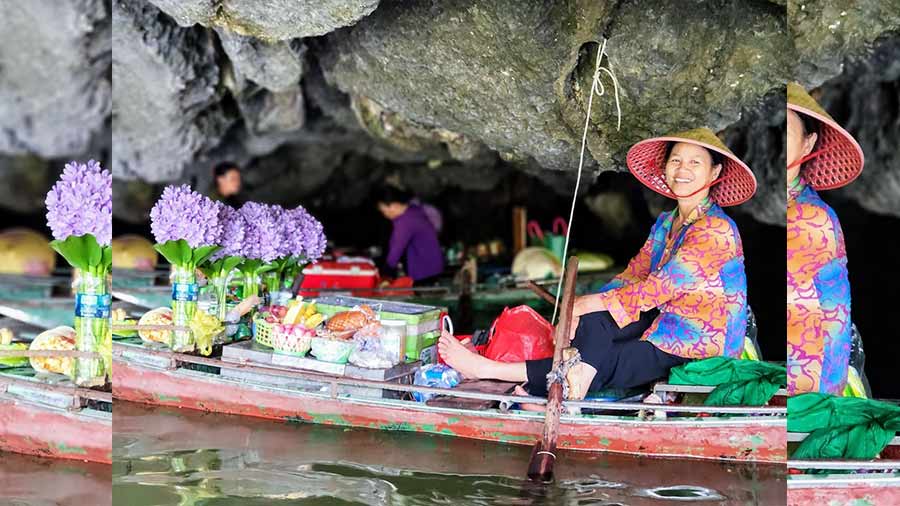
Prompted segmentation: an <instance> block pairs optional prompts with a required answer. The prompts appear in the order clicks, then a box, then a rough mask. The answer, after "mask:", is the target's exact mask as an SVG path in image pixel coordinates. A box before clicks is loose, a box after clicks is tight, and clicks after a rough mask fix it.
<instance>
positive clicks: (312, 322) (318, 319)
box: [305, 313, 325, 329]
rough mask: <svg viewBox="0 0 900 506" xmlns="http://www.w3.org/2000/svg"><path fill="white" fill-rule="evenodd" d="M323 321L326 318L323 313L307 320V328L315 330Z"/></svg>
mask: <svg viewBox="0 0 900 506" xmlns="http://www.w3.org/2000/svg"><path fill="white" fill-rule="evenodd" d="M323 321H325V316H324V315H322V313H316V314H314V315H312V316H310V317H309V318H307V319H306V323H305V325H306V328H308V329H314V328H316V327H318V326H319V325H320V324H321V323H322V322H323Z"/></svg>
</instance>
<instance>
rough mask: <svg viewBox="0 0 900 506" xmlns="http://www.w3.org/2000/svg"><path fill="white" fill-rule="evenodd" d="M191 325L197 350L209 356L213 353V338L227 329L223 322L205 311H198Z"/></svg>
mask: <svg viewBox="0 0 900 506" xmlns="http://www.w3.org/2000/svg"><path fill="white" fill-rule="evenodd" d="M189 326H190V328H191V333H192V334H193V338H194V343H195V344H196V346H197V351H199V352H200V354H201V355H203V356H206V357H208V356H209V355H210V354H212V348H213V340H214V339H215V337H216V336H218V335H220V334H222V331H223V330H225V327H224V326H223V325H222V322H220V321H219V319H218V318H216V317H215V316H213V315H211V314H208V313H204V312H203V311H196V312H195V313H194V317H193V318H191V322H190V325H189Z"/></svg>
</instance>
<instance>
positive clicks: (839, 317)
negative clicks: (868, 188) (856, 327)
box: [787, 83, 863, 395]
mask: <svg viewBox="0 0 900 506" xmlns="http://www.w3.org/2000/svg"><path fill="white" fill-rule="evenodd" d="M787 91H788V99H787V181H788V186H787V198H788V207H787V263H788V269H787V288H788V294H787V295H788V301H787V318H788V335H787V343H788V364H787V365H788V391H789V393H791V394H797V393H802V392H822V393H829V394H834V395H842V394H843V393H844V390H845V387H846V384H847V373H848V369H849V363H850V343H851V329H852V325H851V321H850V282H849V279H848V276H847V250H846V248H845V246H844V234H843V232H842V231H841V224H840V222H839V221H838V217H837V215H836V214H835V213H834V210H832V209H831V207H829V206H828V204H826V203H825V202H824V201H823V200H822V199H821V198H820V197H819V195H818V193H816V190H829V189H834V188H839V187H841V186H844V185H847V184H849V183H850V182H852V181H853V180H854V179H856V178H857V177H858V176H859V174H860V172H862V168H863V152H862V149H861V148H860V147H859V144H857V142H856V141H855V140H854V139H853V136H851V135H850V134H849V133H848V132H847V131H846V130H844V129H843V128H841V127H840V125H838V124H837V123H836V122H835V121H834V119H832V118H831V116H829V115H828V113H827V112H825V110H824V109H822V107H821V106H819V104H817V103H816V101H815V100H814V99H813V98H812V97H811V96H809V94H807V93H806V91H805V90H804V89H803V88H802V87H801V86H800V85H798V84H796V83H790V84H788V87H787Z"/></svg>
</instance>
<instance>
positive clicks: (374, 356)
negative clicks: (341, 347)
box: [350, 325, 400, 369]
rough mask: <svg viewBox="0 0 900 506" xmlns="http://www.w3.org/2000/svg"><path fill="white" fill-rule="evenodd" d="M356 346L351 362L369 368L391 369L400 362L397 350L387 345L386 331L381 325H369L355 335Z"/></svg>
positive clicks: (351, 355)
mask: <svg viewBox="0 0 900 506" xmlns="http://www.w3.org/2000/svg"><path fill="white" fill-rule="evenodd" d="M353 342H354V343H355V344H356V347H355V348H354V349H353V352H352V353H351V354H350V363H351V364H353V365H356V366H359V367H365V368H367V369H389V368H391V367H394V366H395V365H397V364H399V363H400V361H399V359H398V357H397V350H395V349H391V348H390V347H388V346H385V344H386V342H385V332H384V327H382V326H381V325H367V326H365V327H363V328H361V329H360V330H358V331H357V332H356V334H354V335H353Z"/></svg>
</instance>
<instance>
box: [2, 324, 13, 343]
mask: <svg viewBox="0 0 900 506" xmlns="http://www.w3.org/2000/svg"><path fill="white" fill-rule="evenodd" d="M13 337H14V336H13V333H12V330H9V329H8V328H6V327H4V328H2V329H0V344H12V340H13Z"/></svg>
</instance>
